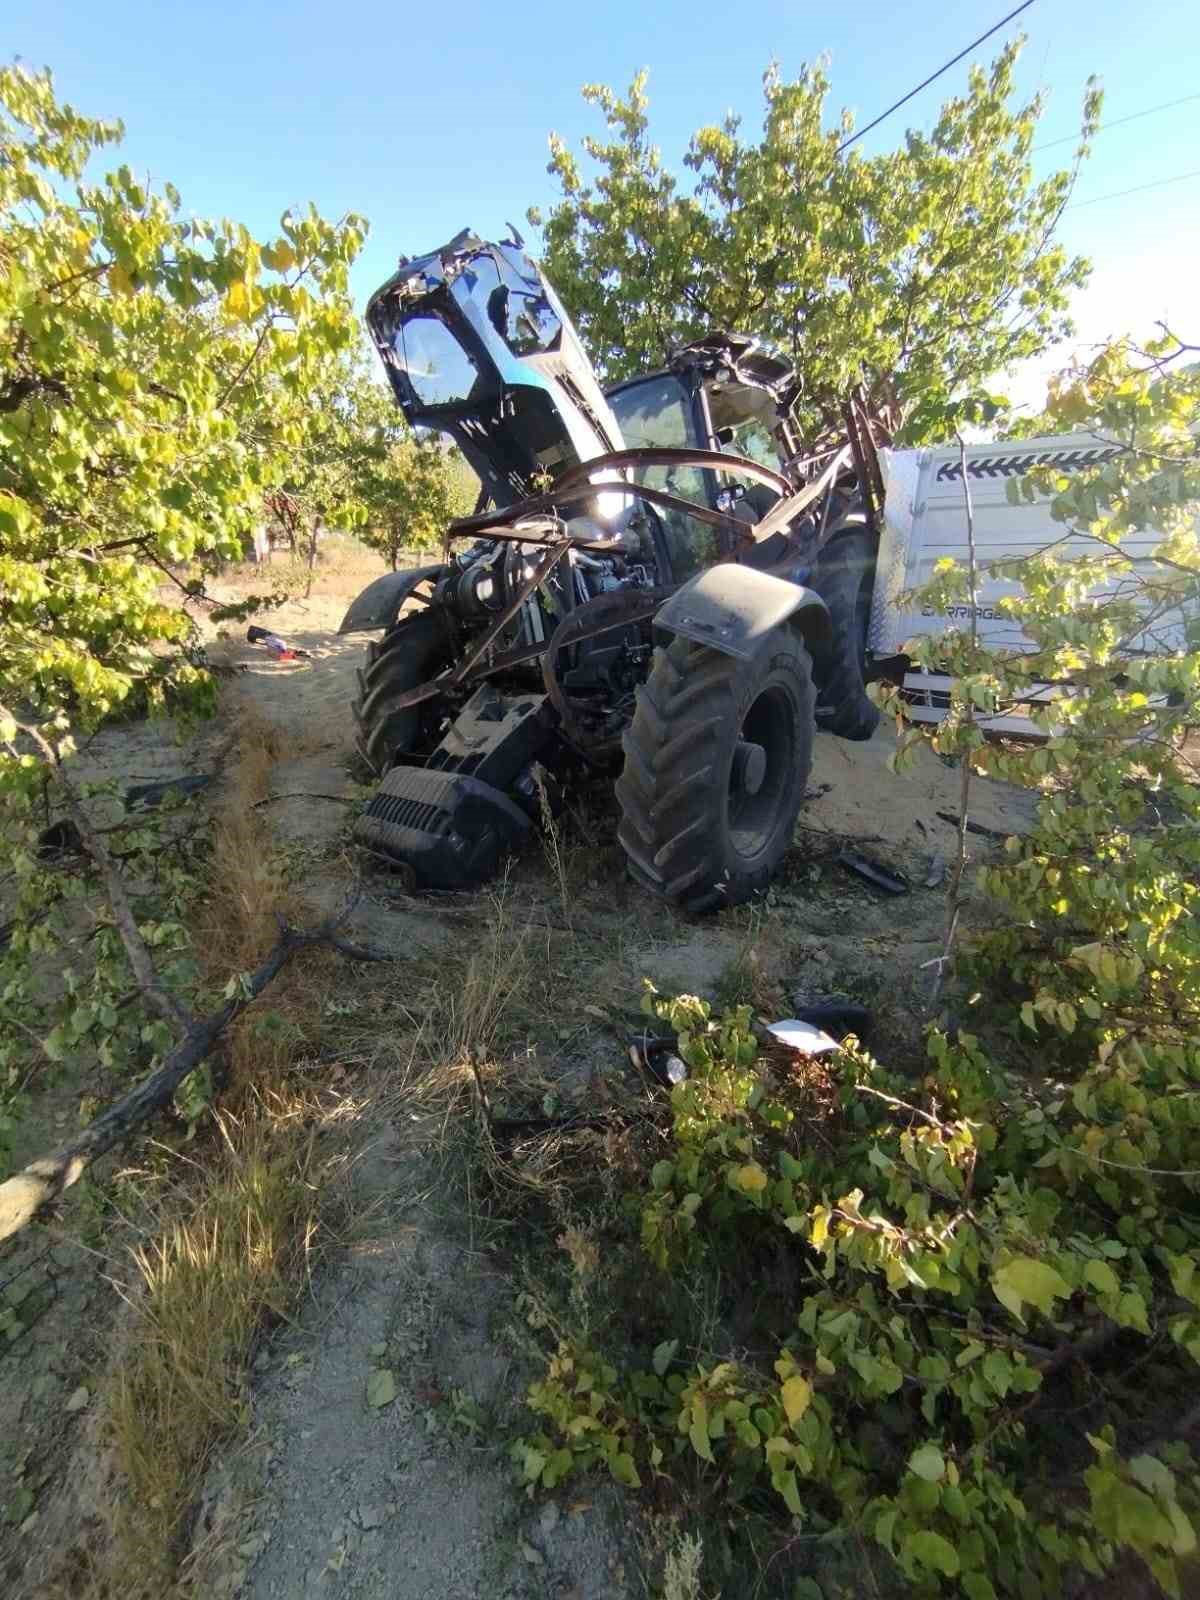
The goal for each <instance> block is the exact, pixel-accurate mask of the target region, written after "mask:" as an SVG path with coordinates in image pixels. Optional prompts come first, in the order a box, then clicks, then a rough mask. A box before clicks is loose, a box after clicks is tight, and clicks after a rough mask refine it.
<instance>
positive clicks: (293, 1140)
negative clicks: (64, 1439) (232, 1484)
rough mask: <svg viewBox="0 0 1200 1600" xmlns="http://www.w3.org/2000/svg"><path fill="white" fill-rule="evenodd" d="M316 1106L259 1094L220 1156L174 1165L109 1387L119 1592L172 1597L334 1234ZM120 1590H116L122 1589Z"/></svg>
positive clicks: (226, 1132) (332, 1165) (224, 1140)
mask: <svg viewBox="0 0 1200 1600" xmlns="http://www.w3.org/2000/svg"><path fill="white" fill-rule="evenodd" d="M317 1113H318V1108H317V1107H316V1106H315V1105H314V1104H312V1103H311V1102H309V1101H305V1100H304V1099H302V1098H300V1097H298V1096H296V1095H290V1096H286V1095H283V1094H281V1093H278V1092H272V1091H264V1092H263V1094H262V1095H261V1096H259V1095H254V1096H250V1097H249V1098H248V1099H247V1100H246V1101H245V1103H244V1105H243V1108H242V1110H241V1111H240V1112H239V1113H238V1114H237V1115H234V1114H232V1113H229V1112H225V1113H222V1114H220V1115H219V1116H218V1117H217V1127H218V1132H219V1140H218V1142H217V1147H216V1148H215V1149H213V1150H210V1151H209V1152H206V1155H205V1159H204V1160H203V1161H202V1162H188V1163H187V1170H186V1171H185V1170H183V1169H182V1167H177V1168H176V1174H177V1182H176V1183H175V1184H174V1185H172V1186H171V1187H170V1188H169V1189H168V1190H167V1191H166V1192H165V1193H163V1194H162V1195H161V1197H160V1199H159V1202H158V1228H157V1231H156V1232H155V1234H154V1236H153V1237H152V1238H151V1239H150V1240H149V1242H147V1243H145V1244H143V1245H141V1246H139V1247H138V1248H137V1249H136V1250H135V1252H134V1262H135V1264H136V1269H137V1277H136V1280H135V1284H134V1288H133V1291H132V1292H130V1293H129V1294H128V1299H129V1303H130V1307H131V1312H132V1316H131V1323H130V1327H129V1330H128V1336H127V1340H126V1342H125V1344H124V1347H123V1349H122V1354H121V1360H120V1362H119V1364H118V1365H117V1366H116V1368H115V1370H114V1372H113V1375H112V1378H111V1381H110V1386H109V1390H108V1395H107V1400H108V1414H109V1418H110V1424H111V1429H112V1438H113V1445H114V1455H115V1464H116V1466H117V1468H118V1471H119V1474H120V1478H121V1480H122V1482H123V1494H122V1498H121V1502H120V1505H119V1507H118V1512H117V1519H116V1532H117V1552H116V1554H117V1559H118V1562H119V1567H120V1579H121V1582H120V1586H121V1587H124V1588H125V1589H126V1590H127V1591H129V1590H132V1592H133V1593H135V1594H139V1593H141V1594H161V1593H162V1592H163V1590H164V1588H165V1586H166V1584H167V1583H168V1582H169V1580H170V1578H171V1575H172V1574H173V1572H174V1569H175V1565H176V1562H177V1560H178V1558H179V1556H180V1555H181V1554H182V1551H181V1549H180V1541H181V1538H182V1535H183V1533H184V1531H185V1525H186V1515H185V1514H186V1511H187V1509H188V1507H189V1505H190V1504H191V1502H192V1500H193V1498H194V1496H195V1494H196V1491H197V1489H198V1486H199V1483H200V1479H201V1477H202V1474H203V1472H204V1469H205V1466H206V1464H207V1462H208V1459H209V1457H210V1455H211V1452H212V1450H213V1448H214V1446H215V1445H216V1444H217V1443H218V1442H219V1441H220V1440H221V1439H222V1438H223V1437H225V1436H226V1435H227V1434H228V1433H229V1432H230V1431H231V1430H232V1429H233V1428H235V1427H237V1426H238V1425H239V1424H244V1422H245V1421H246V1400H245V1394H244V1387H243V1377H244V1373H245V1370H246V1366H247V1363H248V1361H249V1360H250V1358H251V1356H252V1355H253V1350H254V1345H255V1341H256V1340H257V1338H258V1337H259V1334H260V1332H261V1330H262V1329H263V1327H264V1326H265V1325H266V1324H268V1323H270V1322H273V1321H278V1320H279V1319H280V1318H283V1317H286V1316H287V1315H288V1313H289V1311H290V1309H291V1307H292V1306H293V1305H294V1304H295V1301H296V1298H297V1295H298V1294H299V1292H300V1290H301V1288H302V1287H303V1284H304V1282H305V1280H306V1278H307V1276H308V1273H309V1272H310V1270H311V1267H312V1261H313V1255H314V1252H315V1250H316V1249H317V1247H318V1243H319V1241H323V1240H325V1239H327V1238H329V1237H330V1222H331V1220H332V1218H333V1216H334V1215H335V1214H336V1209H337V1204H338V1201H339V1198H340V1186H339V1185H338V1183H337V1175H338V1165H339V1158H338V1157H333V1158H329V1157H326V1156H324V1155H320V1156H319V1155H318V1153H317V1149H316V1144H315V1115H316V1114H317ZM115 1587H117V1585H116V1584H114V1588H115Z"/></svg>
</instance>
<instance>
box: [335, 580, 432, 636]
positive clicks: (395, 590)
mask: <svg viewBox="0 0 1200 1600" xmlns="http://www.w3.org/2000/svg"><path fill="white" fill-rule="evenodd" d="M445 570H446V569H445V567H444V566H442V565H440V564H439V565H437V566H432V567H410V568H409V569H408V571H406V572H385V573H384V574H383V576H382V577H381V578H376V579H375V581H374V583H369V584H368V585H367V587H366V588H365V589H364V590H363V592H362V593H361V594H360V595H358V596H357V597H356V598H355V599H354V600H352V601H351V603H350V609H349V611H347V613H346V615H345V616H344V617H343V618H342V625H341V627H340V628H339V629H338V632H339V633H366V632H367V631H368V630H369V629H371V628H390V627H391V625H392V623H393V622H395V620H396V618H397V617H398V616H399V615H400V607H401V606H402V605H403V604H404V602H405V601H406V600H407V599H408V597H409V595H410V594H412V592H413V590H414V589H415V588H417V586H418V585H419V584H422V583H425V582H427V581H429V580H433V579H437V578H440V577H441V575H442V573H443V572H445Z"/></svg>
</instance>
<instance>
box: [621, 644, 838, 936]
mask: <svg viewBox="0 0 1200 1600" xmlns="http://www.w3.org/2000/svg"><path fill="white" fill-rule="evenodd" d="M813 706H814V692H813V681H812V664H811V662H810V660H809V656H808V651H807V650H806V649H805V647H804V644H803V642H802V641H801V639H800V638H799V636H798V635H797V634H796V633H795V632H794V631H793V630H792V629H791V628H789V627H786V626H785V627H782V628H778V629H776V630H775V632H774V633H772V634H771V635H770V636H769V638H768V639H767V641H766V643H765V644H764V647H763V649H762V650H761V651H760V652H759V654H758V655H757V656H756V657H755V659H754V660H753V661H741V660H738V659H737V658H735V657H733V656H728V655H723V654H721V653H720V652H719V651H716V650H710V649H709V648H708V647H707V646H705V645H699V644H693V643H692V642H691V641H690V640H688V639H682V638H677V639H674V640H672V642H671V644H670V645H669V646H668V647H667V648H666V649H665V650H663V649H660V650H658V651H656V652H655V657H654V664H653V666H652V668H651V671H650V676H649V679H648V680H647V682H646V684H645V686H644V687H643V688H641V689H639V691H638V700H637V711H636V712H635V714H634V718H633V721H632V723H631V724H630V726H629V728H628V730H627V731H626V733H625V737H624V740H623V744H624V749H625V767H624V770H623V771H622V773H621V776H620V778H619V779H618V781H617V786H616V792H617V799H618V801H619V802H620V806H621V811H622V818H621V825H620V828H619V830H618V837H619V838H620V841H621V844H622V847H623V848H624V850H625V855H626V857H627V859H628V863H629V870H630V872H631V874H632V875H633V877H634V878H635V879H637V880H638V882H640V883H642V884H644V885H645V886H646V887H647V888H649V889H652V890H653V891H654V892H655V893H656V894H659V895H661V896H662V897H663V898H664V899H667V900H671V901H673V902H674V903H675V904H676V905H678V906H680V907H682V908H683V909H684V910H686V911H712V910H715V909H717V908H719V907H721V906H735V905H740V904H741V903H742V902H743V901H745V900H749V899H752V898H753V897H754V896H756V895H759V894H761V893H762V892H763V891H764V890H765V889H766V887H767V885H768V883H769V882H770V880H771V878H772V876H773V875H774V873H775V871H776V869H777V868H778V866H779V863H780V861H781V860H782V858H783V855H784V852H785V851H786V850H787V848H788V846H789V845H790V844H791V842H792V832H793V829H794V827H795V822H796V816H797V814H798V812H799V810H800V805H801V802H802V800H803V799H804V791H805V788H806V786H807V784H808V774H809V769H810V767H811V765H812V741H813Z"/></svg>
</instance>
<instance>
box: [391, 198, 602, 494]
mask: <svg viewBox="0 0 1200 1600" xmlns="http://www.w3.org/2000/svg"><path fill="white" fill-rule="evenodd" d="M367 326H368V328H369V329H370V333H371V338H372V340H373V341H374V344H375V348H376V349H377V350H378V351H379V355H380V358H381V359H382V361H383V364H384V368H385V370H386V372H387V375H388V381H389V382H390V384H391V386H392V392H393V394H394V395H395V397H396V400H397V401H398V403H399V405H400V407H401V409H402V411H403V412H404V415H405V417H406V418H407V419H408V421H409V422H410V423H412V424H413V425H414V426H416V427H423V428H435V429H439V430H440V431H442V432H444V433H448V434H449V435H450V437H451V438H452V439H453V440H454V441H455V443H456V444H457V445H458V446H459V448H460V449H461V450H462V452H463V454H464V455H465V456H466V458H467V460H468V461H469V462H470V464H471V466H472V467H473V468H474V470H475V471H476V473H477V474H478V475H479V478H480V481H481V482H482V484H483V486H484V489H485V491H486V494H487V496H488V498H489V499H490V500H491V501H492V502H493V504H494V505H496V506H497V507H503V506H507V505H511V504H513V503H514V502H515V501H517V500H520V499H523V498H524V497H525V496H527V495H530V494H533V493H536V492H538V491H539V490H540V489H544V488H548V487H550V486H551V485H552V484H553V483H554V481H555V480H556V479H557V478H559V477H560V476H561V474H562V473H563V472H565V471H566V470H567V469H568V468H570V467H573V466H575V465H576V464H577V463H579V462H581V461H589V460H591V459H592V457H594V456H598V455H603V454H604V453H605V452H606V451H609V450H619V449H620V448H621V446H622V440H621V434H620V430H619V428H618V426H617V422H616V419H615V417H614V416H613V414H612V411H611V410H610V408H609V405H608V401H607V400H606V399H605V398H604V395H603V393H602V391H601V389H600V386H599V384H598V383H597V382H596V375H595V373H594V372H593V370H592V365H591V362H590V361H589V360H588V358H587V355H586V354H585V353H584V349H583V346H582V345H581V344H580V342H579V338H578V335H577V334H576V332H575V329H574V328H573V327H572V325H571V320H570V318H569V317H568V316H567V313H566V312H565V311H564V309H563V307H562V305H561V304H560V302H559V299H558V296H557V295H556V294H555V293H554V290H553V289H552V288H551V286H550V284H549V283H548V282H547V281H546V279H545V278H544V277H543V276H542V273H541V271H540V270H539V268H538V267H537V265H536V264H535V263H534V262H533V261H532V260H531V259H530V257H529V256H528V255H527V254H526V253H525V250H524V246H523V244H522V242H521V240H520V239H519V238H516V239H512V240H506V241H505V242H504V243H501V244H491V243H489V242H487V241H486V240H483V239H480V238H478V237H477V236H476V235H475V234H473V233H471V232H470V230H468V229H464V231H463V232H462V233H460V234H458V235H457V236H456V237H455V238H454V239H452V240H451V241H450V243H449V244H446V245H443V246H442V248H441V249H440V250H434V251H432V252H431V253H430V254H429V255H425V256H417V257H414V258H413V259H412V260H406V261H402V262H401V264H400V270H399V271H398V272H396V273H395V274H394V275H393V276H392V277H391V278H389V279H388V281H387V282H386V283H385V284H384V285H383V287H382V288H380V289H378V290H377V291H376V292H375V294H374V295H372V297H371V300H370V303H369V304H368V306H367Z"/></svg>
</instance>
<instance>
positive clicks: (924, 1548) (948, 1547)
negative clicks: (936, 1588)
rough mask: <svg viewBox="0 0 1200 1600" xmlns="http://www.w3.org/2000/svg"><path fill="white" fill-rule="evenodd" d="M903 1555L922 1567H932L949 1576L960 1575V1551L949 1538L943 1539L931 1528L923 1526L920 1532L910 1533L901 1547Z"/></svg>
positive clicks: (910, 1561)
mask: <svg viewBox="0 0 1200 1600" xmlns="http://www.w3.org/2000/svg"><path fill="white" fill-rule="evenodd" d="M900 1553H901V1557H902V1559H904V1558H906V1559H907V1561H908V1562H909V1564H911V1563H913V1562H915V1563H917V1565H919V1566H922V1567H930V1568H932V1569H933V1570H934V1571H935V1572H941V1573H944V1574H945V1576H946V1577H947V1578H953V1577H956V1576H957V1575H958V1570H959V1566H960V1562H959V1559H958V1551H957V1550H956V1549H955V1548H954V1546H953V1545H952V1544H951V1543H950V1541H949V1540H948V1539H943V1538H942V1536H941V1534H940V1533H934V1532H933V1530H932V1529H931V1528H922V1529H921V1530H920V1531H919V1532H918V1533H910V1534H909V1535H908V1536H907V1537H906V1538H905V1540H904V1544H903V1545H902V1547H901V1552H900Z"/></svg>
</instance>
